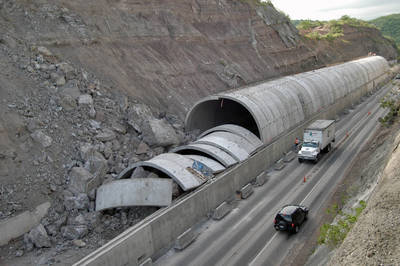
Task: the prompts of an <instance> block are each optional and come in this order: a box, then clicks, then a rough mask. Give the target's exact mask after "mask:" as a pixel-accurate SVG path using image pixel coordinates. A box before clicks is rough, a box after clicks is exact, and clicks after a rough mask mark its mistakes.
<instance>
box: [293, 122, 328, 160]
mask: <svg viewBox="0 0 400 266" xmlns="http://www.w3.org/2000/svg"><path fill="white" fill-rule="evenodd" d="M334 141H335V121H334V120H316V121H314V122H313V123H312V124H311V125H309V126H308V127H307V128H305V129H304V135H303V144H302V146H301V150H300V151H299V152H298V154H297V158H298V160H299V162H300V163H302V162H303V161H304V160H310V161H313V162H314V163H317V162H318V161H319V159H320V157H321V152H329V151H330V150H331V147H332V144H331V143H332V142H334Z"/></svg>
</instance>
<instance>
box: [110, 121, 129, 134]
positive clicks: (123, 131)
mask: <svg viewBox="0 0 400 266" xmlns="http://www.w3.org/2000/svg"><path fill="white" fill-rule="evenodd" d="M112 129H113V130H115V131H116V132H118V133H121V134H126V127H125V126H124V125H122V124H120V123H118V122H113V123H112Z"/></svg>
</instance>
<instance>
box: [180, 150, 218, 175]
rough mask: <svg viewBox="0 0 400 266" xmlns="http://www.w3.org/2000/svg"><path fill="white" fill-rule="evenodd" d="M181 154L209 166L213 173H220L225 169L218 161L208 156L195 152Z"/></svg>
mask: <svg viewBox="0 0 400 266" xmlns="http://www.w3.org/2000/svg"><path fill="white" fill-rule="evenodd" d="M183 156H185V157H187V158H190V159H192V160H195V161H198V162H201V163H203V164H205V165H206V166H207V167H208V168H210V169H211V170H212V171H213V174H217V173H220V172H222V171H224V170H225V169H226V168H225V167H224V166H223V165H222V164H220V163H219V162H217V161H215V160H213V159H210V158H208V157H205V156H201V155H196V154H184V155H183Z"/></svg>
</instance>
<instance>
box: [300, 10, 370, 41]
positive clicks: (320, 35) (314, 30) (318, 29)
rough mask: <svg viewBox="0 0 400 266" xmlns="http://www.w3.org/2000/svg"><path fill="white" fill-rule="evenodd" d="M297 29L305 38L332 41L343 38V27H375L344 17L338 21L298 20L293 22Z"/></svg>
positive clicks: (362, 21)
mask: <svg viewBox="0 0 400 266" xmlns="http://www.w3.org/2000/svg"><path fill="white" fill-rule="evenodd" d="M292 23H293V24H295V25H296V27H297V28H298V29H299V30H300V31H302V32H303V34H304V36H305V37H307V38H310V39H317V40H329V41H332V40H334V39H337V38H339V37H341V36H343V26H344V25H349V26H352V27H357V28H358V27H375V26H374V25H372V24H370V23H368V22H366V21H364V20H360V19H356V18H352V17H349V16H346V15H345V16H342V17H341V18H340V19H338V20H335V19H334V20H329V21H319V20H296V21H292Z"/></svg>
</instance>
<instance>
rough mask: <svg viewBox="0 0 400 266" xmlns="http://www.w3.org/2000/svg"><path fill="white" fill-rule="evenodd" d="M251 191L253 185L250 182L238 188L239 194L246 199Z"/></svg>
mask: <svg viewBox="0 0 400 266" xmlns="http://www.w3.org/2000/svg"><path fill="white" fill-rule="evenodd" d="M253 192H254V190H253V186H252V185H251V184H247V185H245V186H244V187H243V188H242V189H241V190H240V195H241V197H242V199H247V198H248V197H250V195H251V194H253Z"/></svg>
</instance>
